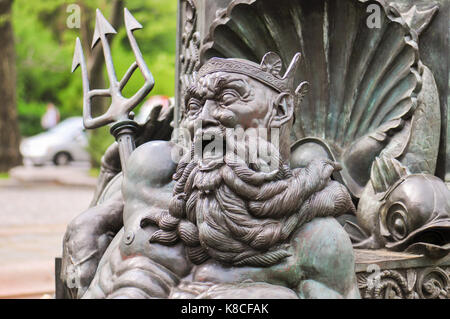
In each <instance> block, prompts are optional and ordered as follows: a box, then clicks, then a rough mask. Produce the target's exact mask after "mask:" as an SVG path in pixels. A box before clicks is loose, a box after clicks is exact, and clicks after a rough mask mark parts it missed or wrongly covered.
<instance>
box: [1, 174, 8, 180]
mask: <svg viewBox="0 0 450 319" xmlns="http://www.w3.org/2000/svg"><path fill="white" fill-rule="evenodd" d="M8 178H9V174H8V173H0V179H8Z"/></svg>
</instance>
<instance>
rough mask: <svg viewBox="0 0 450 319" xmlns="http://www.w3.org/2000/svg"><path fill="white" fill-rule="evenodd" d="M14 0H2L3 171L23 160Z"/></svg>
mask: <svg viewBox="0 0 450 319" xmlns="http://www.w3.org/2000/svg"><path fill="white" fill-rule="evenodd" d="M12 2H13V1H12V0H0V43H1V48H0V172H5V171H8V170H9V169H10V168H12V167H14V166H16V165H19V164H21V162H22V160H21V156H20V152H19V143H20V134H19V125H18V121H17V105H16V58H15V54H16V53H15V49H14V34H13V29H12V24H11V13H12V11H11V5H12Z"/></svg>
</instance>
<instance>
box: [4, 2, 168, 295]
mask: <svg viewBox="0 0 450 319" xmlns="http://www.w3.org/2000/svg"><path fill="white" fill-rule="evenodd" d="M124 7H127V8H128V9H129V10H130V12H131V13H132V14H133V15H134V17H135V18H136V19H137V20H138V21H139V22H140V23H141V24H142V25H143V27H144V28H143V29H142V30H138V31H136V32H135V36H136V39H137V42H138V44H139V46H140V49H141V51H142V53H143V55H144V59H145V61H146V62H147V65H148V66H149V68H150V70H151V72H152V73H153V76H154V77H155V80H156V84H155V87H154V89H153V90H152V92H151V93H150V95H149V96H148V98H147V100H146V101H144V102H143V103H142V105H141V106H139V107H138V108H137V109H136V110H135V112H136V113H137V117H136V119H137V120H145V119H146V117H147V115H148V110H149V106H150V105H152V104H166V103H169V102H168V101H169V98H170V97H172V96H173V95H174V83H175V81H174V76H175V47H176V10H177V1H176V0H126V1H125V0H122V1H119V0H109V1H107V0H89V1H88V0H80V1H67V0H41V1H29V0H0V43H1V46H0V99H1V101H0V298H30V297H31V298H42V297H51V296H52V294H53V293H54V257H57V256H60V255H61V249H62V237H63V235H64V230H65V227H66V225H67V223H68V222H69V221H70V220H71V219H72V218H74V217H75V216H76V215H78V214H79V213H81V212H82V211H83V210H85V209H86V208H87V207H88V206H89V202H90V201H91V199H92V196H93V195H94V194H93V193H94V186H95V181H96V177H97V175H98V172H99V165H100V158H101V156H102V155H103V153H104V151H105V150H106V148H107V147H108V146H109V145H110V144H111V143H112V142H113V137H112V136H111V135H110V134H109V128H108V127H105V128H102V129H97V130H94V131H89V132H86V131H85V130H84V128H83V125H82V118H81V115H82V82H81V74H80V71H79V70H78V71H76V72H75V73H74V74H72V73H71V72H70V68H71V64H72V57H73V50H74V44H75V39H76V37H80V39H81V42H82V45H83V49H84V54H85V57H86V60H87V64H88V73H89V79H90V85H91V88H106V87H108V86H109V83H108V81H107V75H106V71H105V68H104V59H103V52H102V47H101V45H97V46H96V47H95V48H94V50H91V49H90V45H91V42H92V36H93V31H94V27H95V9H96V8H99V9H100V10H101V11H102V13H103V15H104V16H105V17H106V18H107V20H108V21H109V22H110V23H111V24H112V25H113V26H114V28H115V29H116V30H117V34H116V35H114V36H112V37H109V40H110V44H111V51H112V56H113V60H114V65H115V68H116V73H117V75H118V77H119V78H120V77H121V76H122V75H123V74H124V73H125V71H126V70H127V69H128V67H129V66H130V65H131V64H132V63H133V62H134V55H133V53H132V51H131V50H130V47H129V43H128V38H127V37H126V32H125V30H124V27H123V8H124ZM143 82H144V81H143V79H142V77H141V75H140V73H139V72H135V74H134V75H133V77H132V78H131V80H130V81H129V83H128V85H127V86H126V88H125V89H124V95H125V96H131V95H132V94H133V93H134V92H136V91H137V90H138V89H139V88H140V87H141V86H142V84H143ZM108 106H109V101H108V99H99V100H94V112H95V113H96V114H100V113H103V111H104V110H105V109H106V108H107V107H108Z"/></svg>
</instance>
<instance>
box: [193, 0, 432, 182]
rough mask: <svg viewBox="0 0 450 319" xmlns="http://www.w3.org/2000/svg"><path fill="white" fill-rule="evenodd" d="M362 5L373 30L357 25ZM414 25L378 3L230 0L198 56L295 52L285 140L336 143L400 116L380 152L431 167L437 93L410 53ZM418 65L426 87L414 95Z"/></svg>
mask: <svg viewBox="0 0 450 319" xmlns="http://www.w3.org/2000/svg"><path fill="white" fill-rule="evenodd" d="M371 4H376V5H378V6H379V8H380V12H381V15H380V19H381V20H380V22H381V23H380V28H369V27H368V25H367V20H368V17H369V16H370V12H369V11H368V10H367V7H368V5H371ZM433 14H434V12H433ZM430 19H431V18H430ZM418 32H419V31H418V30H415V29H414V28H413V27H410V26H409V25H408V23H407V19H406V18H405V16H404V15H403V13H402V12H399V10H398V9H397V8H396V7H395V6H393V5H391V4H388V3H386V2H385V1H382V0H378V1H365V0H334V1H333V0H314V1H311V0H309V1H308V0H278V1H272V0H236V1H233V2H232V3H231V4H230V5H229V6H228V8H227V10H224V11H223V12H221V13H219V16H218V18H217V19H216V20H215V21H214V22H213V24H212V25H211V28H210V32H209V34H208V35H207V37H206V39H205V41H204V42H203V45H202V48H201V53H200V59H201V62H202V63H203V62H204V61H206V60H207V59H209V58H211V57H214V56H216V57H233V58H244V59H249V60H252V61H255V62H259V61H260V60H261V58H262V57H263V55H264V54H265V53H266V52H269V51H273V52H276V53H278V54H279V55H280V56H281V58H282V60H283V64H284V66H286V65H288V63H289V61H290V60H291V59H292V57H293V56H294V54H295V53H296V52H301V53H302V63H301V66H300V68H299V70H298V73H297V75H296V83H300V82H301V81H304V80H306V81H308V82H309V84H310V85H309V92H308V94H307V95H306V96H305V98H304V99H303V101H302V102H301V105H300V107H297V110H296V123H295V125H294V129H293V134H292V135H293V136H292V137H293V141H295V140H298V139H301V138H303V137H307V136H308V137H311V136H313V137H318V138H321V139H324V140H326V141H327V143H329V144H330V146H331V147H332V148H333V149H337V150H342V149H345V148H346V147H348V146H349V145H350V144H351V143H352V142H354V141H355V140H356V139H358V138H359V137H361V136H363V135H365V134H367V133H370V132H373V131H375V130H376V129H377V128H378V127H379V126H380V125H382V124H383V123H386V122H388V121H390V120H393V119H397V118H402V119H404V120H405V121H407V122H406V125H405V128H404V129H403V130H402V132H400V133H398V134H397V135H398V137H397V138H393V139H392V142H391V143H390V145H391V146H388V147H387V148H386V150H385V151H386V152H388V151H389V150H390V149H391V150H390V152H393V153H395V154H391V155H393V156H394V157H396V158H400V157H402V158H404V159H405V160H404V161H406V162H407V165H408V166H412V171H425V172H427V173H432V174H434V170H435V165H436V158H437V151H438V144H439V134H440V133H439V125H437V126H435V127H432V126H431V124H433V125H434V124H435V122H436V123H439V121H440V111H439V102H438V99H437V96H438V93H437V89H436V85H435V83H434V78H433V76H432V74H431V72H429V70H428V69H427V68H426V67H425V66H424V65H423V64H422V63H421V61H420V59H419V48H418ZM424 72H428V73H429V75H428V78H429V80H428V81H429V83H427V85H428V87H429V89H428V90H427V92H425V93H426V96H425V97H424V98H423V99H422V100H421V99H420V98H419V99H418V96H419V94H420V93H421V90H422V84H423V75H424ZM422 95H423V94H422ZM424 101H425V102H424ZM424 103H428V105H423V104H424ZM418 108H421V110H422V112H421V113H422V114H423V113H425V115H422V117H424V116H425V118H422V119H421V121H418V120H414V118H413V117H412V116H413V114H414V112H415V111H416V110H417V109H418ZM424 136H425V137H424ZM411 152H414V154H411ZM408 153H409V154H408ZM407 155H408V156H407Z"/></svg>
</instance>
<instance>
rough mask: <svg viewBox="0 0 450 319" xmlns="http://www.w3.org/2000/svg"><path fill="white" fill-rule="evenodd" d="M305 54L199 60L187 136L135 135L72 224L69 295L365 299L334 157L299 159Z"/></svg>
mask: <svg viewBox="0 0 450 319" xmlns="http://www.w3.org/2000/svg"><path fill="white" fill-rule="evenodd" d="M299 59H300V54H296V55H295V56H294V58H293V59H292V62H291V63H290V65H289V66H288V67H287V69H286V72H285V74H284V76H281V75H280V73H281V70H282V63H281V59H280V58H279V57H278V55H276V54H275V53H271V52H269V53H267V54H266V55H265V56H264V57H263V59H262V62H261V64H257V63H254V62H250V61H248V60H242V59H222V58H212V59H210V60H208V61H207V62H206V63H205V64H204V65H203V66H202V67H201V68H200V70H199V72H198V74H196V76H195V81H194V83H193V85H191V86H190V87H189V88H188V89H187V91H186V94H185V110H184V115H183V120H182V125H181V128H182V130H181V132H182V133H183V135H184V136H185V137H186V136H187V137H188V138H187V140H188V141H189V143H187V144H185V145H181V146H180V145H179V143H176V141H175V139H172V140H171V141H150V142H147V143H143V144H142V145H140V146H139V147H138V148H136V149H135V150H134V151H133V152H132V153H131V155H130V157H129V159H128V161H127V165H126V168H125V169H124V174H123V175H122V174H119V175H118V176H117V177H116V178H114V179H112V181H111V182H109V184H108V186H107V187H106V188H105V189H104V190H103V193H102V195H101V196H100V197H99V200H98V201H97V203H96V204H95V205H93V206H92V207H91V208H89V209H88V210H87V211H86V212H85V213H83V214H82V215H80V216H79V217H78V218H76V219H75V220H74V221H73V222H72V223H71V224H70V225H69V227H68V230H67V233H66V236H65V239H64V255H63V267H62V268H63V269H62V279H63V281H64V282H65V284H66V286H68V287H69V288H71V289H70V293H71V295H72V297H77V298H359V296H360V295H359V290H358V287H357V282H356V276H355V266H354V256H353V249H352V244H351V241H350V239H349V237H348V235H347V233H346V232H345V230H344V229H343V228H342V227H341V226H340V224H339V223H338V222H337V221H336V220H335V219H334V217H337V216H340V215H342V214H346V213H354V212H355V207H354V205H353V202H352V199H351V196H350V194H349V192H348V191H347V189H346V188H345V186H343V185H342V184H340V183H338V182H337V181H334V180H332V179H331V176H332V174H333V173H335V172H336V171H338V170H339V169H340V167H339V164H337V163H335V162H332V161H330V160H317V161H312V162H311V163H310V164H309V165H308V166H307V167H303V168H295V169H293V168H291V167H290V142H289V135H290V133H291V128H292V124H293V122H294V121H295V118H294V115H293V114H294V108H295V105H297V104H298V101H299V99H300V98H301V96H302V95H303V94H304V90H305V83H300V85H298V86H297V88H296V87H295V86H294V74H295V70H296V67H297V65H298V62H299ZM212 137H213V138H214V139H212ZM211 146H213V147H211ZM178 157H179V160H177V159H178ZM122 176H123V177H122ZM120 185H121V187H120ZM122 220H123V224H122V222H121V221H122ZM73 282H76V283H77V285H72V286H71V283H73Z"/></svg>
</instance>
